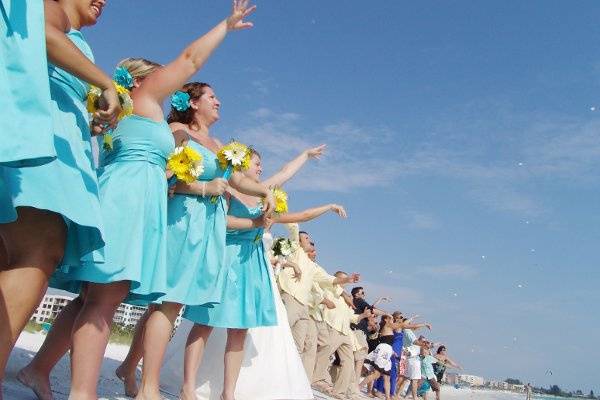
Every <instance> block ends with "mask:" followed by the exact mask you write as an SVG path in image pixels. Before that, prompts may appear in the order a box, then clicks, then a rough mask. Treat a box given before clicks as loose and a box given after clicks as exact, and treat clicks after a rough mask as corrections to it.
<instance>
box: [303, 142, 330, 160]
mask: <svg viewBox="0 0 600 400" xmlns="http://www.w3.org/2000/svg"><path fill="white" fill-rule="evenodd" d="M326 148H327V145H326V144H322V145H320V146H317V147H313V148H312V149H307V150H306V155H307V156H308V158H314V159H315V160H318V159H320V158H321V156H322V155H323V153H325V149H326Z"/></svg>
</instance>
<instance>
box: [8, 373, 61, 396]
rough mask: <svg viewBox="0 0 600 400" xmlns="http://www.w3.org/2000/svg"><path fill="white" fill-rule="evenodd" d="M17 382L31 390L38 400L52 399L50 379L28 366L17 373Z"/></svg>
mask: <svg viewBox="0 0 600 400" xmlns="http://www.w3.org/2000/svg"><path fill="white" fill-rule="evenodd" d="M17 380H18V381H19V382H21V384H23V385H24V386H27V387H28V388H29V389H31V390H32V391H33V393H34V394H35V395H36V397H37V398H38V399H39V400H53V399H54V397H53V396H52V390H51V389H50V377H49V376H47V375H42V374H39V373H37V372H36V371H35V370H34V369H33V368H31V367H30V366H26V367H25V368H23V369H22V370H20V371H19V372H18V373H17ZM0 400H2V399H0Z"/></svg>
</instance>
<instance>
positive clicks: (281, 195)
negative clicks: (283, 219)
mask: <svg viewBox="0 0 600 400" xmlns="http://www.w3.org/2000/svg"><path fill="white" fill-rule="evenodd" d="M271 192H272V193H273V198H274V199H275V213H277V214H285V213H286V212H288V194H287V193H286V192H285V190H283V189H282V188H280V187H277V186H276V187H274V188H272V189H271Z"/></svg>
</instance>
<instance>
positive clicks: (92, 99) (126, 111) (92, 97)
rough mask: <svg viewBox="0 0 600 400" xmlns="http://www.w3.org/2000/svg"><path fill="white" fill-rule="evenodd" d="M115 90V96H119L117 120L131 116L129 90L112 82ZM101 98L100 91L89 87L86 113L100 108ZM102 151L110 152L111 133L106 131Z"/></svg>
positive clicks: (131, 107)
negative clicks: (119, 107)
mask: <svg viewBox="0 0 600 400" xmlns="http://www.w3.org/2000/svg"><path fill="white" fill-rule="evenodd" d="M113 83H114V85H115V88H116V89H117V95H118V96H119V103H120V104H121V113H120V114H119V116H118V117H117V120H119V121H120V120H122V119H123V118H125V117H127V116H129V115H131V114H133V101H132V100H131V96H130V95H129V89H127V88H126V87H124V86H122V85H119V84H118V83H117V82H114V81H113ZM101 96H102V89H100V88H98V87H96V86H91V87H90V90H89V92H88V95H87V111H88V112H89V113H90V114H93V113H95V112H96V111H98V109H99V108H100V98H101ZM104 149H106V150H112V135H111V131H110V130H108V131H106V132H105V133H104Z"/></svg>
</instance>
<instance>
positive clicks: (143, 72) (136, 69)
mask: <svg viewBox="0 0 600 400" xmlns="http://www.w3.org/2000/svg"><path fill="white" fill-rule="evenodd" d="M117 67H125V68H127V71H129V73H130V74H131V76H132V77H133V78H138V79H141V78H145V77H147V76H148V75H150V74H151V73H153V72H154V71H156V70H157V69H158V68H160V67H162V65H160V64H158V63H155V62H154V61H150V60H146V59H145V58H132V57H130V58H126V59H124V60H121V61H120V62H119V64H117Z"/></svg>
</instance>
